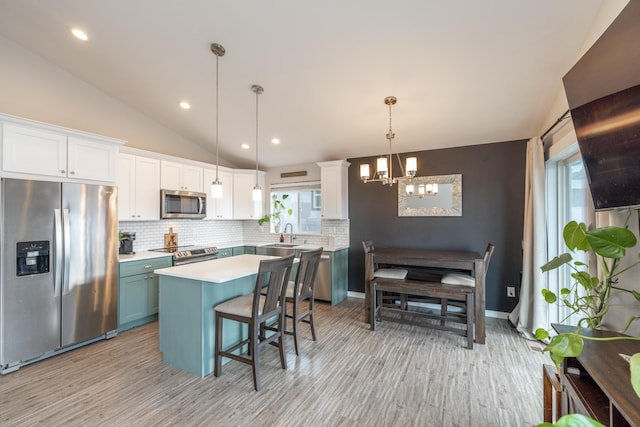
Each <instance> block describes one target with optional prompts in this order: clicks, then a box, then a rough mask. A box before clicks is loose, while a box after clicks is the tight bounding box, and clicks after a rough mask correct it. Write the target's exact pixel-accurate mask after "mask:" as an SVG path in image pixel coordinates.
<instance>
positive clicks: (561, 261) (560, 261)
mask: <svg viewBox="0 0 640 427" xmlns="http://www.w3.org/2000/svg"><path fill="white" fill-rule="evenodd" d="M572 259H573V257H571V254H569V253H565V254H562V255H558V256H557V257H555V258H554V259H552V260H551V261H549V262H548V263H546V264H545V265H543V266H542V267H540V269H541V270H542V271H543V272H546V271H550V270H554V269H556V268H558V267H560V266H561V265H565V264H566V263H568V262H571V260H572Z"/></svg>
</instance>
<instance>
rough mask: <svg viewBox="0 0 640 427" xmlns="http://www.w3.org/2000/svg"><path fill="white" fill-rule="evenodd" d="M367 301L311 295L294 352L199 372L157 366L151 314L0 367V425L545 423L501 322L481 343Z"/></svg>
mask: <svg viewBox="0 0 640 427" xmlns="http://www.w3.org/2000/svg"><path fill="white" fill-rule="evenodd" d="M363 306H364V302H363V300H361V299H352V298H350V299H348V300H347V301H345V302H343V303H342V304H339V305H337V306H335V307H331V306H329V305H326V304H317V318H316V328H317V333H318V340H317V341H315V342H313V341H311V333H310V332H309V329H308V327H305V326H306V325H302V328H301V329H302V334H301V339H300V341H299V344H300V345H301V347H300V356H298V357H296V355H295V352H294V350H293V341H292V337H290V336H287V337H286V345H287V363H288V369H287V370H286V371H285V370H282V369H281V368H280V363H279V357H278V351H277V349H276V348H270V347H269V348H265V349H263V350H262V351H261V353H260V369H261V372H262V390H261V391H260V392H255V391H254V389H253V382H252V377H251V368H250V367H249V366H247V365H244V364H241V363H238V362H234V361H231V362H229V363H227V364H226V365H224V366H223V368H222V376H221V377H219V378H215V377H214V376H213V375H210V376H208V377H206V378H196V377H194V376H193V375H191V374H188V373H186V372H183V371H181V370H179V369H176V368H172V367H170V366H166V365H164V364H163V363H162V354H161V353H160V352H159V351H158V327H157V322H154V323H151V324H148V325H144V326H142V327H139V328H136V329H133V330H130V331H126V332H123V333H121V334H120V335H118V336H117V337H115V338H114V339H111V340H107V341H101V342H97V343H94V344H91V345H89V346H87V347H83V348H81V349H77V350H74V351H71V352H68V353H65V354H62V355H59V356H56V357H54V358H51V359H48V360H45V361H41V362H38V363H35V364H33V365H29V366H26V367H23V368H21V369H20V370H18V371H16V372H13V373H11V374H8V375H4V376H0V425H2V426H34V425H46V426H134V425H135V426H250V425H256V426H258V425H259V426H265V425H266V426H285V425H286V426H302V425H321V426H352V425H358V426H438V427H440V426H479V427H484V426H508V427H516V426H532V425H535V424H537V423H539V422H541V421H542V364H543V363H549V358H548V356H546V355H542V354H540V353H539V352H537V351H532V350H531V349H530V348H529V345H528V343H527V341H525V340H524V339H522V338H520V337H519V336H518V334H517V333H516V332H515V331H514V330H513V329H512V328H510V327H509V325H508V324H507V322H506V321H504V320H498V319H487V343H486V344H485V345H475V346H474V349H473V350H468V349H466V348H464V346H465V338H463V337H460V336H457V335H454V334H450V333H446V332H441V331H437V330H433V329H427V328H422V327H418V326H411V325H406V324H400V323H396V322H389V321H383V322H382V323H380V326H379V329H378V330H377V331H375V332H372V331H371V330H370V329H369V325H368V324H365V323H364V322H363V321H362V318H363Z"/></svg>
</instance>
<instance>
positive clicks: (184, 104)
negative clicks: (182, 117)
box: [178, 101, 191, 110]
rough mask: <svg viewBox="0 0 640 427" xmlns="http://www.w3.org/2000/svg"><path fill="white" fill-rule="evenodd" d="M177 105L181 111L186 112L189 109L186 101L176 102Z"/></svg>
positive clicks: (189, 106)
mask: <svg viewBox="0 0 640 427" xmlns="http://www.w3.org/2000/svg"><path fill="white" fill-rule="evenodd" d="M178 105H179V106H180V108H182V109H183V110H188V109H190V108H191V104H189V103H188V102H187V101H180V102H178Z"/></svg>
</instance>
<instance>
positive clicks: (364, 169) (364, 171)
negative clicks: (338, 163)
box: [360, 164, 370, 179]
mask: <svg viewBox="0 0 640 427" xmlns="http://www.w3.org/2000/svg"><path fill="white" fill-rule="evenodd" d="M369 176H370V175H369V165H368V164H364V165H360V178H362V179H369Z"/></svg>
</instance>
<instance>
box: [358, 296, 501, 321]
mask: <svg viewBox="0 0 640 427" xmlns="http://www.w3.org/2000/svg"><path fill="white" fill-rule="evenodd" d="M347 296H349V297H352V298H361V299H364V292H353V291H348V292H347ZM420 305H423V306H425V307H428V308H438V305H436V304H420ZM484 313H485V316H487V317H493V318H496V319H507V316H509V313H505V312H503V311H494V310H485V312H484Z"/></svg>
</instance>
